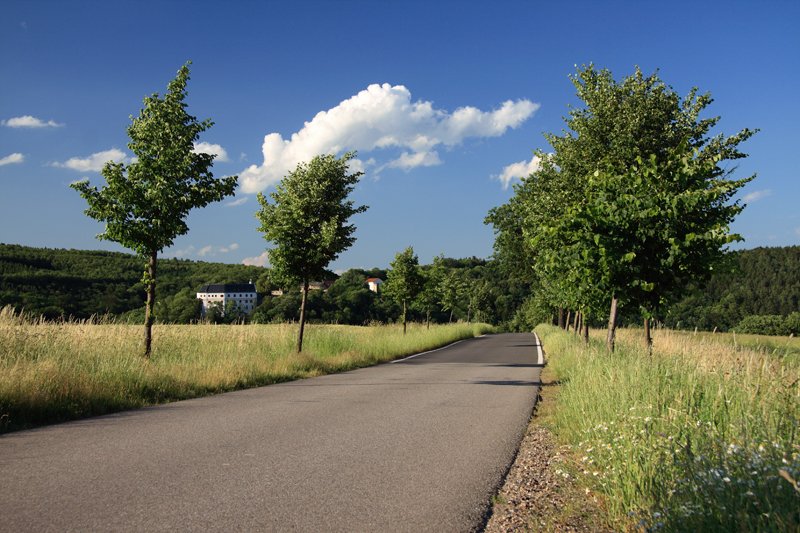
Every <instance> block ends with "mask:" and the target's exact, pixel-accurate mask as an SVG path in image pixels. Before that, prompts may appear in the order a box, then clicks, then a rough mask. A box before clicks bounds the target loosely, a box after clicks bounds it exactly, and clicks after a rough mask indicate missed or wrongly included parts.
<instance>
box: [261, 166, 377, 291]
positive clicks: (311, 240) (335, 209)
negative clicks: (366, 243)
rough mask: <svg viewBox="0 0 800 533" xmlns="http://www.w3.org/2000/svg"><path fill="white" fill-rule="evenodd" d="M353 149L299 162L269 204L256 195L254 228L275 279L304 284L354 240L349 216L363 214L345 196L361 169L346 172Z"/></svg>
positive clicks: (323, 271) (362, 208)
mask: <svg viewBox="0 0 800 533" xmlns="http://www.w3.org/2000/svg"><path fill="white" fill-rule="evenodd" d="M354 157H355V153H353V152H348V153H346V154H345V155H344V156H342V157H341V158H338V159H337V158H336V157H335V156H333V155H320V156H316V157H314V158H313V159H312V160H311V161H310V162H309V163H300V164H299V165H297V168H296V169H295V170H293V171H292V172H290V173H289V175H288V176H286V177H285V178H284V179H283V180H282V181H281V183H280V184H279V185H278V186H277V187H276V190H275V192H273V193H271V194H270V197H271V198H272V200H273V202H274V203H270V202H269V201H268V200H267V198H266V197H265V196H264V195H263V194H261V193H259V194H258V202H259V203H260V204H261V209H260V210H259V211H258V212H257V213H256V217H257V218H258V220H259V222H260V226H259V231H261V232H262V233H264V238H265V239H266V240H267V241H269V242H271V243H273V245H274V247H273V248H271V249H269V250H268V252H267V253H268V255H269V260H270V264H271V265H272V270H273V272H274V274H275V277H276V279H281V280H286V281H292V282H308V281H311V280H315V279H322V278H323V276H324V274H325V268H326V267H327V266H328V264H329V263H330V262H331V261H333V260H335V259H336V258H337V257H339V254H340V253H342V252H343V251H344V250H346V249H347V248H349V247H350V246H352V244H353V243H354V242H355V237H353V232H354V231H355V229H356V228H355V225H353V224H348V220H349V219H350V217H351V216H353V215H355V214H358V213H363V212H364V211H366V210H367V207H366V206H359V207H355V206H354V204H353V201H352V200H348V199H347V198H348V196H349V195H350V193H351V192H352V191H353V188H354V187H355V184H356V183H358V179H359V177H360V176H361V175H362V174H363V173H362V172H354V173H350V172H349V169H348V164H349V161H350V160H351V159H353V158H354Z"/></svg>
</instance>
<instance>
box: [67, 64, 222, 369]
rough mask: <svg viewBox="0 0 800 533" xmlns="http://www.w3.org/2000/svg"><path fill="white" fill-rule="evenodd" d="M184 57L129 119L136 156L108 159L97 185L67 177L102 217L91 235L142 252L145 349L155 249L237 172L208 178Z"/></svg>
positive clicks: (206, 124)
mask: <svg viewBox="0 0 800 533" xmlns="http://www.w3.org/2000/svg"><path fill="white" fill-rule="evenodd" d="M189 64H190V63H187V64H186V65H184V66H182V67H181V69H180V70H179V71H178V75H177V77H176V78H175V79H174V80H172V81H171V82H170V83H169V85H168V86H167V93H166V94H165V95H164V97H163V98H162V97H161V96H159V95H158V93H154V94H152V95H151V96H148V97H146V98H145V99H144V108H143V109H142V110H141V111H140V113H139V116H138V117H135V118H133V117H132V122H131V125H130V126H129V127H128V136H129V137H130V139H131V142H130V143H128V148H130V150H131V151H132V152H133V153H134V155H135V156H136V159H135V160H134V161H133V162H132V163H130V164H128V165H126V164H124V163H114V162H111V161H110V162H108V163H106V165H105V166H104V167H103V170H102V174H103V177H104V178H105V179H106V185H105V186H103V187H102V188H101V189H98V188H97V187H93V186H91V185H90V184H89V180H83V181H79V182H77V183H73V184H72V185H71V187H72V188H73V189H75V190H77V191H78V192H79V193H80V194H81V196H82V197H83V198H85V199H86V201H87V202H88V203H89V208H88V209H87V210H86V214H87V215H88V216H90V217H92V218H94V219H95V220H99V221H101V222H104V223H105V225H106V227H105V230H104V231H103V232H102V233H100V234H99V235H98V236H97V237H98V238H99V239H105V240H109V241H114V242H118V243H120V244H121V245H122V246H125V247H126V248H130V249H132V250H134V251H135V252H137V253H138V254H139V255H141V256H142V257H143V258H146V259H147V267H146V270H145V272H144V277H143V279H142V282H143V283H144V285H145V289H146V291H147V303H146V307H145V319H144V326H145V337H144V355H145V357H149V356H150V353H151V348H152V327H153V306H154V304H155V298H156V261H157V258H158V253H159V252H161V251H162V250H163V249H164V248H166V247H168V246H171V245H172V243H173V241H174V240H175V238H176V237H178V236H179V235H185V234H186V233H187V232H188V231H189V227H188V226H187V225H186V221H185V218H186V216H187V215H188V214H189V211H190V210H191V209H193V208H195V207H204V206H206V205H208V204H209V203H211V202H218V201H220V200H222V199H223V198H225V197H226V196H230V195H232V194H233V193H234V189H235V188H236V181H237V177H236V176H229V177H226V178H222V179H215V178H214V175H213V174H212V173H211V170H210V169H211V166H212V165H213V162H214V157H215V156H214V155H211V154H205V153H197V152H195V150H194V143H195V141H197V140H198V139H199V137H200V133H202V132H204V131H205V130H207V129H208V128H210V127H211V126H212V125H213V122H211V120H208V119H206V120H203V121H202V122H198V120H197V119H196V118H195V117H193V116H191V115H190V114H188V113H187V112H186V103H185V102H184V100H185V99H186V94H187V92H186V83H187V82H188V81H189Z"/></svg>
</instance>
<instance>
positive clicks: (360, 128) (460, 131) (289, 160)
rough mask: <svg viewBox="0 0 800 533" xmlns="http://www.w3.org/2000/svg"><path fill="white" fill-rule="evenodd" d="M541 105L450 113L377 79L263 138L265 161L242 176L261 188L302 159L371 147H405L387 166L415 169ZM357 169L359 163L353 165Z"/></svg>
mask: <svg viewBox="0 0 800 533" xmlns="http://www.w3.org/2000/svg"><path fill="white" fill-rule="evenodd" d="M538 108H539V104H535V103H533V102H531V101H529V100H517V101H511V100H508V101H506V102H504V103H503V104H502V105H501V106H500V108H499V109H495V110H494V111H481V110H479V109H477V108H474V107H462V108H459V109H456V110H455V111H453V112H452V113H449V112H447V111H444V110H440V109H434V107H433V104H432V103H431V102H423V101H417V102H412V101H411V93H410V92H409V90H408V89H407V88H406V87H404V86H402V85H395V86H392V85H389V84H388V83H384V84H383V85H378V84H373V85H370V86H369V87H367V88H366V89H365V90H363V91H361V92H359V93H358V94H356V95H355V96H352V97H350V98H348V99H347V100H344V101H343V102H341V103H340V104H339V105H337V106H336V107H333V108H331V109H329V110H327V111H320V112H319V113H317V115H316V116H315V117H314V118H313V119H311V121H310V122H306V123H305V124H304V126H303V128H302V129H301V130H300V131H298V132H296V133H293V134H292V135H291V137H290V138H289V139H284V138H283V137H282V136H281V135H280V134H279V133H270V134H269V135H267V136H265V137H264V143H263V145H262V155H263V157H264V162H263V163H262V164H261V165H250V166H249V167H247V168H246V169H245V170H243V171H242V172H241V173H240V175H239V177H240V181H239V182H240V183H241V185H242V190H243V191H245V192H247V193H254V192H258V191H261V190H263V189H265V188H267V187H268V186H270V185H272V184H274V183H276V182H278V181H280V180H281V179H282V178H283V177H284V176H285V175H286V174H287V173H288V172H289V171H291V170H293V169H294V168H295V167H296V166H297V164H298V163H300V162H302V161H308V160H310V159H311V158H312V157H314V156H315V155H318V154H330V153H334V154H335V153H341V152H344V151H346V150H358V151H359V152H362V153H363V152H370V151H373V150H378V149H386V148H399V149H404V152H403V154H402V155H401V156H400V157H398V158H397V159H395V160H393V161H391V162H389V163H387V164H386V165H384V166H391V167H395V168H402V169H406V170H408V169H411V168H415V167H417V166H429V165H436V164H440V163H441V160H440V159H439V156H438V154H437V153H436V151H435V148H436V147H437V146H442V145H443V146H445V147H451V146H455V145H458V144H460V143H461V142H462V141H463V140H464V139H466V138H469V137H497V136H500V135H502V134H503V133H505V132H506V131H507V130H508V129H509V128H516V127H518V126H520V125H521V124H522V123H523V122H525V121H526V120H527V119H528V118H530V116H531V115H533V113H534V112H535V111H536V110H537V109H538ZM353 168H354V169H355V168H358V167H357V165H354V167H353Z"/></svg>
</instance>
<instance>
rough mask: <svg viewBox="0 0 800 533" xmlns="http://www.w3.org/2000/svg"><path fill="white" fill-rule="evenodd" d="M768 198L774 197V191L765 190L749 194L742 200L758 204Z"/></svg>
mask: <svg viewBox="0 0 800 533" xmlns="http://www.w3.org/2000/svg"><path fill="white" fill-rule="evenodd" d="M767 196H772V189H764V190H761V191H753V192H750V193H747V194H745V195H744V196H743V197H742V200H744V201H745V202H757V201H758V200H761V199H762V198H766V197H767Z"/></svg>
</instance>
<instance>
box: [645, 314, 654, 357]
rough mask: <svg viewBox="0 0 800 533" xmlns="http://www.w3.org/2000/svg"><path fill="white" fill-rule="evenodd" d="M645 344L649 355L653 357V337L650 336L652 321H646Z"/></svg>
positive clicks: (647, 319)
mask: <svg viewBox="0 0 800 533" xmlns="http://www.w3.org/2000/svg"><path fill="white" fill-rule="evenodd" d="M644 342H645V344H646V345H647V355H653V337H652V336H651V335H650V319H649V318H645V319H644Z"/></svg>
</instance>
